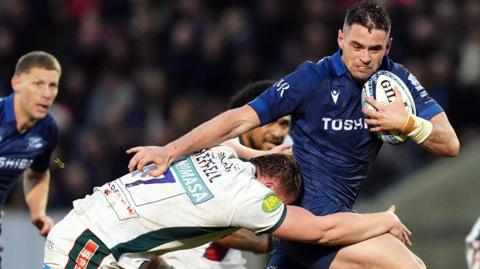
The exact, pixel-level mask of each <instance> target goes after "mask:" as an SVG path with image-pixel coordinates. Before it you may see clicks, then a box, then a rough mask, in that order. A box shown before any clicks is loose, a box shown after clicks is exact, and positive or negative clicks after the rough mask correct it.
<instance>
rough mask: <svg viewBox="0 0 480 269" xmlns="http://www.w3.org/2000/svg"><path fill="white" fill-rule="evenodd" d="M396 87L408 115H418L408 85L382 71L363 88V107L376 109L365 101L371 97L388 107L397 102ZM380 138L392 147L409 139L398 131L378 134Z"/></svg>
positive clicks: (389, 73)
mask: <svg viewBox="0 0 480 269" xmlns="http://www.w3.org/2000/svg"><path fill="white" fill-rule="evenodd" d="M394 86H395V87H396V88H397V89H398V90H399V91H400V92H401V94H402V99H403V105H404V107H405V110H406V111H407V112H408V113H411V114H413V115H416V109H415V102H414V101H413V98H412V95H411V93H410V91H409V90H408V88H407V85H405V83H404V82H403V81H402V80H401V79H400V78H399V77H398V76H397V75H395V74H393V73H391V72H389V71H385V70H380V71H378V72H376V73H375V74H373V75H372V76H371V77H370V79H369V80H367V82H365V84H364V85H363V88H362V107H363V108H368V109H375V108H374V107H372V106H371V105H370V104H369V103H367V102H366V101H365V96H368V97H371V98H373V99H375V100H377V101H378V102H380V103H382V104H384V105H387V104H389V103H392V102H393V101H395V98H396V97H395V92H394V91H393V87H394ZM377 136H378V138H380V139H381V140H382V141H383V142H385V143H389V144H392V145H396V144H400V143H403V142H405V141H406V140H407V139H408V137H407V135H406V134H403V133H401V132H398V131H386V132H377Z"/></svg>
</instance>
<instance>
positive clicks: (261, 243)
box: [148, 80, 291, 269]
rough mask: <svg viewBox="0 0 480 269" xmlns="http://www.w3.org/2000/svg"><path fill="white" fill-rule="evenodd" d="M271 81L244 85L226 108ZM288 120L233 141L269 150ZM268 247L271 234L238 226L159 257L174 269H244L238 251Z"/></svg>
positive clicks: (279, 140)
mask: <svg viewBox="0 0 480 269" xmlns="http://www.w3.org/2000/svg"><path fill="white" fill-rule="evenodd" d="M273 83H274V81H270V80H261V81H257V82H255V83H251V84H248V85H247V86H245V87H244V88H243V89H241V90H240V91H239V92H238V93H236V94H235V95H234V96H233V97H232V98H231V99H230V102H229V105H228V108H229V109H232V108H238V107H241V106H244V105H245V104H248V103H249V102H251V101H252V100H253V99H255V97H257V96H258V95H260V94H261V93H262V92H263V91H264V90H265V89H267V88H269V87H271V86H272V85H273ZM290 122H291V118H290V116H284V117H281V118H280V119H277V120H275V121H273V122H271V123H269V124H266V125H264V126H262V127H258V128H255V129H253V130H251V131H249V132H247V133H244V134H242V135H240V136H239V137H237V138H235V139H234V140H235V141H236V142H237V143H240V144H242V145H244V146H246V147H249V148H253V149H257V150H271V149H272V148H273V147H275V146H278V145H280V144H282V143H284V142H285V140H286V138H287V139H288V138H289V136H288V132H289V131H290ZM271 248H272V238H271V235H266V234H265V235H261V236H257V235H255V234H254V233H252V232H251V231H248V230H246V229H241V230H239V231H237V232H235V233H233V234H232V235H230V236H227V237H224V238H222V239H221V240H217V241H215V242H211V243H208V244H205V245H203V246H200V247H198V248H194V249H187V250H181V251H174V252H171V253H168V254H166V255H163V256H162V258H163V260H164V261H165V262H166V263H167V264H169V265H170V266H172V267H173V268H175V269H227V268H228V269H245V268H246V267H245V266H246V262H247V261H246V260H245V259H244V258H243V257H242V253H241V251H240V250H245V251H250V252H254V253H268V252H270V251H271V250H272V249H271ZM155 263H156V264H161V261H160V260H157V261H155ZM164 267H166V266H165V265H164ZM148 268H155V269H156V268H162V267H160V266H158V265H153V262H152V265H151V266H150V267H148ZM166 268H168V267H166Z"/></svg>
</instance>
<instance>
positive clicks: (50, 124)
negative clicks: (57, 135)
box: [41, 113, 58, 130]
mask: <svg viewBox="0 0 480 269" xmlns="http://www.w3.org/2000/svg"><path fill="white" fill-rule="evenodd" d="M41 124H42V125H43V126H44V128H48V129H51V130H57V128H58V126H57V122H56V121H55V118H54V117H53V116H52V115H51V114H50V113H48V114H47V116H45V118H43V119H42V121H41Z"/></svg>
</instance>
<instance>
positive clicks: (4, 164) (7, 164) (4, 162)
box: [0, 157, 33, 170]
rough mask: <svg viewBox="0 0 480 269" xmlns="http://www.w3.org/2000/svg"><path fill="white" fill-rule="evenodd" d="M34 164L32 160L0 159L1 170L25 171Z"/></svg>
mask: <svg viewBox="0 0 480 269" xmlns="http://www.w3.org/2000/svg"><path fill="white" fill-rule="evenodd" d="M32 162H33V160H31V159H24V158H7V157H0V168H10V169H18V170H25V169H27V168H28V167H29V166H30V165H31V164H32Z"/></svg>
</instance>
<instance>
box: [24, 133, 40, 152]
mask: <svg viewBox="0 0 480 269" xmlns="http://www.w3.org/2000/svg"><path fill="white" fill-rule="evenodd" d="M42 146H43V139H42V138H41V137H39V136H32V137H29V138H28V147H27V150H32V149H39V148H41V147H42Z"/></svg>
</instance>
